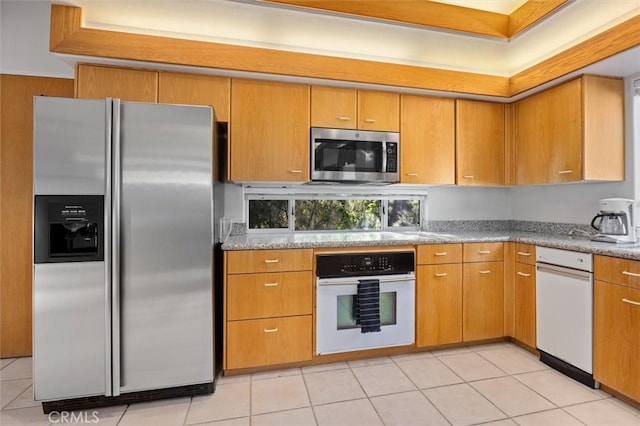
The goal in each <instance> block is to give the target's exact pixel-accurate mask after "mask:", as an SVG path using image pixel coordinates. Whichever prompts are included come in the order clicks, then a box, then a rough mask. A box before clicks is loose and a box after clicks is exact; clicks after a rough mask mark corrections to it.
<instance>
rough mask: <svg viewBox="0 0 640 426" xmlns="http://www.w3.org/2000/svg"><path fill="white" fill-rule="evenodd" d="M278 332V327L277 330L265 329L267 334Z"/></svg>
mask: <svg viewBox="0 0 640 426" xmlns="http://www.w3.org/2000/svg"><path fill="white" fill-rule="evenodd" d="M276 331H278V327H276V328H265V329H264V332H265V333H275V332H276Z"/></svg>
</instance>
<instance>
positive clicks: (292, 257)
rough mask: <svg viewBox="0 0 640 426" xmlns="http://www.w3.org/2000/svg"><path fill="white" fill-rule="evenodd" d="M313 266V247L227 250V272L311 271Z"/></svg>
mask: <svg viewBox="0 0 640 426" xmlns="http://www.w3.org/2000/svg"><path fill="white" fill-rule="evenodd" d="M312 266H313V250H312V249H302V250H246V251H230V252H227V274H247V273H256V272H258V273H259V272H280V271H310V270H311V268H312Z"/></svg>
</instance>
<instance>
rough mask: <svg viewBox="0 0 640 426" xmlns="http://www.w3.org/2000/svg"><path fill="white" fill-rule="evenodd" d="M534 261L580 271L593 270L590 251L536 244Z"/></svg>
mask: <svg viewBox="0 0 640 426" xmlns="http://www.w3.org/2000/svg"><path fill="white" fill-rule="evenodd" d="M536 262H538V263H547V264H549V265H557V266H564V267H567V268H572V269H579V270H581V271H588V272H592V271H593V256H592V255H591V253H581V252H578V251H571V250H562V249H555V248H549V247H540V246H536Z"/></svg>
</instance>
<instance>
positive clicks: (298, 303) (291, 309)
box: [227, 271, 313, 321]
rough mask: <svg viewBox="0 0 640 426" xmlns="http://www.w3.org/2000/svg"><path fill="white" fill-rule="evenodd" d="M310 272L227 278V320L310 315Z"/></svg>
mask: <svg viewBox="0 0 640 426" xmlns="http://www.w3.org/2000/svg"><path fill="white" fill-rule="evenodd" d="M312 288H313V283H312V277H311V271H302V272H282V273H271V274H239V275H229V276H228V277H227V320H228V321H235V320H243V319H254V318H270V317H284V316H293V315H311V303H312V302H311V292H312Z"/></svg>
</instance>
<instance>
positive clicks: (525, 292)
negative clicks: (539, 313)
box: [514, 263, 536, 348]
mask: <svg viewBox="0 0 640 426" xmlns="http://www.w3.org/2000/svg"><path fill="white" fill-rule="evenodd" d="M514 281H515V291H514V293H515V296H514V311H515V325H514V337H515V338H516V339H517V340H519V341H521V342H522V343H524V344H525V345H527V346H529V347H531V348H535V347H536V268H535V266H533V265H527V264H524V263H516V269H515V277H514Z"/></svg>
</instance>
